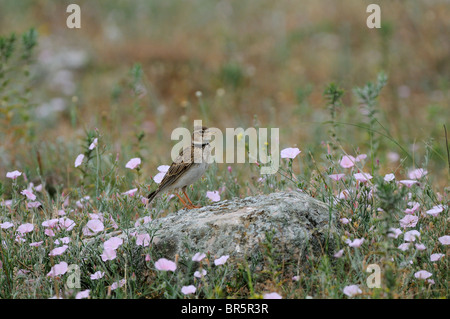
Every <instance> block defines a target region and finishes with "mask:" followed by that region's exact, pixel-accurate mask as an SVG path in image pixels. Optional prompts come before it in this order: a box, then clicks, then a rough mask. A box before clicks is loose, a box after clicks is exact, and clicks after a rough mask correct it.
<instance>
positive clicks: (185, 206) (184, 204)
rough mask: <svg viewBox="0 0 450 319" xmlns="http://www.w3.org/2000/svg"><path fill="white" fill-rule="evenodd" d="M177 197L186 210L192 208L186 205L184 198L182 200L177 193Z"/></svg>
mask: <svg viewBox="0 0 450 319" xmlns="http://www.w3.org/2000/svg"><path fill="white" fill-rule="evenodd" d="M175 195H177V196H178V198H179V199H180V202H181V203H182V204H183V206H184V208H188V209H189V208H190V206H189V205H188V204H186V202H185V201H184V200H183V198H181V196H180V195H178V193H175Z"/></svg>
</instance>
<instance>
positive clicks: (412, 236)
mask: <svg viewBox="0 0 450 319" xmlns="http://www.w3.org/2000/svg"><path fill="white" fill-rule="evenodd" d="M404 237H405V241H416V237H417V238H418V237H420V233H419V232H418V231H417V230H410V231H408V232H406V233H405V236H404Z"/></svg>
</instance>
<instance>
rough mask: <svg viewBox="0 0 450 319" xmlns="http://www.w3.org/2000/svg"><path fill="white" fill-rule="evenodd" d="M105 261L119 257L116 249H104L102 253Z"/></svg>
mask: <svg viewBox="0 0 450 319" xmlns="http://www.w3.org/2000/svg"><path fill="white" fill-rule="evenodd" d="M100 257H102V260H103V261H107V260H114V259H116V257H117V253H116V251H115V250H114V249H105V250H103V254H101V255H100Z"/></svg>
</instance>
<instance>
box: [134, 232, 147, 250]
mask: <svg viewBox="0 0 450 319" xmlns="http://www.w3.org/2000/svg"><path fill="white" fill-rule="evenodd" d="M136 245H138V246H142V247H147V246H148V245H150V235H149V234H140V235H137V236H136Z"/></svg>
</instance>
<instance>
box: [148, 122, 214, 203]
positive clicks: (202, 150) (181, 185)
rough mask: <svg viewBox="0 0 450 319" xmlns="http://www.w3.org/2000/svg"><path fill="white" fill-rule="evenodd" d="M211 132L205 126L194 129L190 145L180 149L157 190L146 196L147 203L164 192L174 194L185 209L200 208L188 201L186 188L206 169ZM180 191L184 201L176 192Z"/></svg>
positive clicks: (209, 154)
mask: <svg viewBox="0 0 450 319" xmlns="http://www.w3.org/2000/svg"><path fill="white" fill-rule="evenodd" d="M212 133H213V131H212V130H211V129H209V128H207V127H206V126H202V127H194V132H193V133H192V139H191V145H190V146H188V147H186V148H184V149H182V150H181V151H180V153H179V155H178V157H177V158H176V159H175V161H174V162H173V163H172V164H171V165H170V167H169V169H168V171H167V173H166V175H164V178H163V179H162V181H161V183H160V184H159V186H158V188H157V189H156V190H155V191H153V192H152V193H150V194H149V195H148V200H149V201H148V203H149V204H150V203H151V202H152V200H153V199H154V198H155V197H156V196H157V195H159V194H162V193H165V192H175V195H176V196H178V198H179V199H180V201H181V203H182V204H183V206H184V207H185V208H187V209H192V208H200V207H201V206H196V205H194V204H193V203H192V201H191V200H190V199H189V196H188V195H187V194H186V189H187V187H188V186H190V185H192V184H193V183H194V182H195V181H197V180H198V179H199V178H200V177H201V176H202V175H203V174H204V173H205V172H206V170H207V169H208V166H209V159H210V157H211V145H210V141H211V136H212ZM180 189H181V190H182V192H183V194H184V196H186V199H187V201H188V203H186V201H184V200H183V199H182V197H181V196H180V195H179V194H178V193H177V192H176V191H178V190H180Z"/></svg>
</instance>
